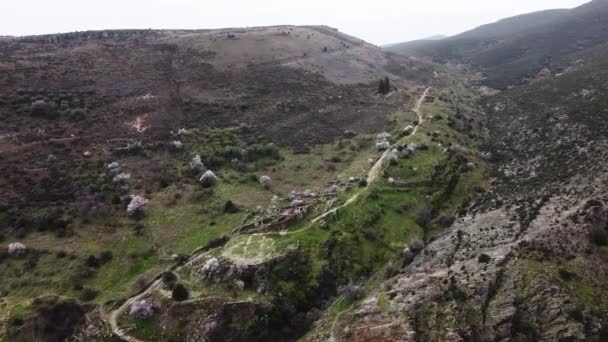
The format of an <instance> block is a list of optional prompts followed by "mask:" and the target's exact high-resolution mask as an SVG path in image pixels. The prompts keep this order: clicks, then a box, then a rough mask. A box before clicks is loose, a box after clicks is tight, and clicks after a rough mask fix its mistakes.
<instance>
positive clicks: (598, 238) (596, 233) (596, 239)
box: [591, 227, 608, 246]
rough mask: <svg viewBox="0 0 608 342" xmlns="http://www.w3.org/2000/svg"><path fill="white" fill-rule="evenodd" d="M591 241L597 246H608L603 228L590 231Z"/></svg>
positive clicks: (606, 235)
mask: <svg viewBox="0 0 608 342" xmlns="http://www.w3.org/2000/svg"><path fill="white" fill-rule="evenodd" d="M591 240H592V241H593V243H595V244H596V245H598V246H606V245H608V233H607V232H606V230H605V229H603V228H600V227H597V228H594V229H593V230H592V231H591Z"/></svg>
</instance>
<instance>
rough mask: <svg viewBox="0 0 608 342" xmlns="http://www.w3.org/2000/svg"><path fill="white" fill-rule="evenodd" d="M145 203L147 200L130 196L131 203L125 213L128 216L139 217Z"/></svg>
mask: <svg viewBox="0 0 608 342" xmlns="http://www.w3.org/2000/svg"><path fill="white" fill-rule="evenodd" d="M147 203H148V200H147V199H145V198H143V197H141V196H131V201H130V202H129V205H128V206H127V213H128V214H129V215H130V216H140V215H141V214H142V213H143V210H144V207H145V206H146V204H147Z"/></svg>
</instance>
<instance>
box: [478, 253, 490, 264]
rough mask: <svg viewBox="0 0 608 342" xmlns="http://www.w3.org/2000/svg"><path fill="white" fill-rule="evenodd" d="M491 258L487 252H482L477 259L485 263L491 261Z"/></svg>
mask: <svg viewBox="0 0 608 342" xmlns="http://www.w3.org/2000/svg"><path fill="white" fill-rule="evenodd" d="M490 260H492V258H491V257H490V256H489V255H487V254H480V255H479V257H477V261H479V262H481V263H484V264H485V263H487V262H490Z"/></svg>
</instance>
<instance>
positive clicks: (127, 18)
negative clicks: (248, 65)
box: [0, 0, 588, 45]
mask: <svg viewBox="0 0 608 342" xmlns="http://www.w3.org/2000/svg"><path fill="white" fill-rule="evenodd" d="M586 2H588V0H553V1H549V0H526V1H522V0H519V1H512V2H500V3H496V2H489V1H482V0H462V1H459V2H457V3H455V2H453V1H446V0H427V1H425V2H418V3H409V4H408V3H405V2H403V1H394V0H388V1H385V2H383V3H382V5H383V6H370V2H352V1H345V0H337V1H332V2H327V1H320V0H311V1H308V2H306V3H286V2H284V1H278V0H269V1H265V2H264V3H262V4H260V3H251V2H248V1H244V0H235V1H232V2H213V3H207V4H204V3H201V2H199V1H195V0H174V1H167V0H152V1H145V2H144V1H140V0H137V1H130V2H125V1H118V0H108V1H105V2H104V3H103V4H100V3H93V4H92V3H86V2H83V1H75V0H58V1H53V2H46V1H45V2H42V3H41V1H39V0H23V1H20V2H12V3H9V4H5V8H4V11H3V12H4V13H5V18H3V20H1V21H0V35H2V36H24V35H38V34H52V33H64V32H73V31H88V30H104V29H148V28H152V29H216V28H227V27H253V26H273V25H328V26H331V27H335V28H337V29H339V30H340V31H342V32H344V33H347V34H350V35H353V36H357V37H359V38H362V39H364V40H366V41H368V42H370V43H374V44H377V45H385V44H391V43H397V42H403V41H409V40H415V39H422V38H425V37H429V36H434V35H446V36H451V35H454V34H458V33H461V32H464V31H467V30H469V29H472V28H475V27H477V26H480V25H483V24H487V23H491V22H494V21H497V20H500V19H503V18H507V17H511V16H514V15H519V14H525V13H529V12H535V11H540V10H547V9H555V8H572V7H576V6H579V5H581V4H583V3H586ZM33 9H35V10H33Z"/></svg>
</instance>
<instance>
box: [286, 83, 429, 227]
mask: <svg viewBox="0 0 608 342" xmlns="http://www.w3.org/2000/svg"><path fill="white" fill-rule="evenodd" d="M430 90H431V88H430V87H429V88H426V90H425V91H424V93H423V94H422V96H420V98H419V99H418V101H417V102H416V106H415V107H414V112H416V114H417V115H418V125H416V127H414V130H413V131H412V134H410V136H412V135H414V134H416V132H418V128H419V127H420V125H422V123H423V122H424V117H423V116H422V112H421V111H420V107H422V103H423V102H424V100H425V99H426V97H427V95H428V93H429V91H430ZM392 148H393V146H391V148H389V149H387V150H386V151H384V152H383V153H382V155H381V156H380V158H379V159H378V160H377V161H376V163H374V165H373V166H372V168H371V169H370V170H369V172H368V173H367V185H366V186H365V188H364V189H363V190H361V191H359V192H357V193H356V194H353V195H352V196H351V197H350V198H349V199H347V200H346V202H344V203H343V204H342V205H340V206H338V207H335V208H333V209H330V210H328V211H326V212H325V213H323V214H321V215H319V216H317V217H315V218H313V219H312V220H311V221H310V222H311V223H310V224H309V225H308V226H306V227H304V228H302V229H298V230H294V231H291V232H281V233H280V234H281V235H290V234H296V233H301V232H303V231H305V230H307V229H309V228H311V227H313V226H314V225H315V224H316V223H318V222H319V221H321V220H322V219H324V218H326V217H327V216H329V215H331V214H333V213H335V212H337V211H338V210H340V209H342V208H345V207H347V206H349V205H351V204H352V203H353V202H355V201H356V200H357V199H358V198H359V196H360V195H361V194H362V193H364V192H365V191H367V189H368V188H369V186H370V184H371V183H372V182H373V181H374V180H376V178H377V177H378V175H380V172H381V171H382V164H383V163H384V161H385V160H386V157H387V156H388V154H389V153H390V151H391V149H392Z"/></svg>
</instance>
